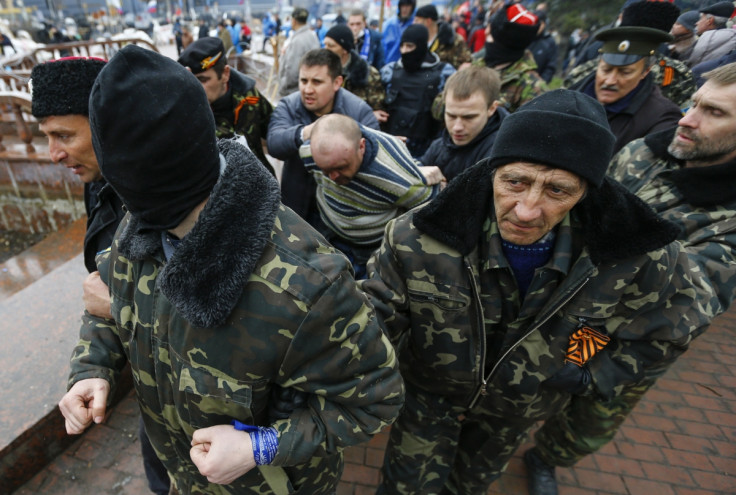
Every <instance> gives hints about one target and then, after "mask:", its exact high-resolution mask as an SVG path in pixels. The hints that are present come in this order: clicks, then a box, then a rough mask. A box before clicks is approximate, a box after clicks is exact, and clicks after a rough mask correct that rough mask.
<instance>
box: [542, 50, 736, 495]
mask: <svg viewBox="0 0 736 495" xmlns="http://www.w3.org/2000/svg"><path fill="white" fill-rule="evenodd" d="M708 78H709V79H708V81H707V82H706V83H705V85H704V86H703V87H702V88H701V89H700V90H699V91H698V92H697V93H695V96H694V97H693V101H694V105H693V107H692V108H691V109H690V110H689V111H688V113H687V114H686V115H685V117H683V118H682V119H681V120H680V123H679V127H677V128H672V129H669V130H665V131H660V132H657V133H654V134H650V135H649V136H647V137H646V138H643V139H639V140H636V141H633V142H632V143H630V144H629V145H628V146H626V147H625V148H624V149H623V150H621V152H619V153H618V154H617V155H616V156H615V157H614V159H613V161H612V162H611V165H610V168H609V170H608V175H609V176H610V177H612V178H613V179H616V180H617V181H619V182H620V183H621V184H622V185H623V186H624V187H626V188H627V189H628V190H629V191H631V192H632V193H634V194H636V195H637V196H638V197H639V198H641V199H642V200H644V201H645V202H647V203H648V204H649V205H650V206H651V207H653V208H654V210H655V211H656V212H658V213H659V214H660V215H661V216H662V217H664V218H665V219H667V220H669V221H671V222H673V223H675V224H677V225H678V226H680V228H681V230H680V233H679V235H678V239H679V240H680V242H681V244H682V246H683V248H684V249H685V251H686V253H687V255H688V256H689V258H690V260H691V262H692V263H693V265H694V266H696V267H697V269H698V271H699V272H700V273H701V275H702V276H703V277H704V278H705V280H706V281H707V284H708V286H709V287H710V288H711V289H712V290H713V292H714V293H715V295H716V296H717V297H715V298H712V299H711V300H710V301H709V303H710V304H709V305H708V306H707V310H708V314H707V316H708V317H709V318H713V317H715V316H717V315H719V314H721V313H723V312H724V311H726V310H727V309H728V307H729V306H730V304H731V302H732V301H733V299H734V297H736V191H734V188H733V184H734V180H736V64H730V65H729V66H725V67H723V68H721V69H717V70H714V71H713V72H711V73H708ZM713 143H718V144H717V145H716V146H715V147H714V146H713ZM650 386H651V383H650V382H647V383H644V384H642V386H639V387H635V388H631V389H629V390H628V391H627V392H626V393H625V394H621V395H620V396H619V397H618V398H617V399H615V400H613V401H609V402H600V401H596V400H594V399H593V398H589V397H576V398H575V399H574V400H573V403H571V405H570V406H568V407H567V408H565V409H564V410H563V411H560V412H559V413H558V414H556V415H555V416H554V417H552V418H550V419H548V420H547V421H546V422H545V424H544V426H543V427H542V428H541V429H540V430H538V432H537V434H536V442H537V446H536V448H535V449H533V450H532V451H533V452H534V454H528V455H535V456H536V457H537V459H538V461H539V462H541V464H540V463H539V462H537V464H535V466H536V469H531V470H530V472H531V474H530V478H529V481H530V493H531V494H532V495H537V494H555V493H557V490H556V482H555V479H554V466H572V465H573V464H575V463H576V462H577V461H579V460H580V459H582V458H583V457H584V456H586V455H588V454H590V453H593V452H595V451H596V450H598V449H599V448H600V447H602V446H603V445H605V444H606V443H608V442H609V441H611V439H613V437H614V435H615V434H616V432H617V431H618V428H619V426H620V425H621V423H622V422H623V421H624V420H625V419H626V417H627V416H628V414H629V413H630V412H631V410H632V409H633V408H634V406H635V405H636V404H637V403H638V401H639V400H640V399H641V397H642V396H643V394H644V393H645V392H646V390H648V388H649V387H650ZM532 484H534V485H536V486H535V487H533V485H532Z"/></svg>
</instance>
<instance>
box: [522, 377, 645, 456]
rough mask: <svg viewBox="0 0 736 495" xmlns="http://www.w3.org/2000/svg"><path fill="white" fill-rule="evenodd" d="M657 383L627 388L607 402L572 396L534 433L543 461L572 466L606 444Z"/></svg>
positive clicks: (593, 398) (639, 384) (640, 384)
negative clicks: (567, 402) (563, 406)
mask: <svg viewBox="0 0 736 495" xmlns="http://www.w3.org/2000/svg"><path fill="white" fill-rule="evenodd" d="M654 382H655V380H651V381H646V382H642V383H638V384H637V385H634V386H630V387H627V388H626V389H625V390H624V391H623V393H622V394H620V395H618V396H616V397H614V398H613V399H612V400H610V401H606V402H604V401H601V400H599V399H596V398H595V397H586V396H573V398H572V400H571V401H570V403H569V404H568V406H567V407H565V408H563V409H561V410H560V411H559V412H558V413H557V414H555V415H554V416H552V417H550V418H549V419H547V421H545V423H544V425H543V426H542V427H541V428H540V429H539V430H537V433H536V434H535V436H534V439H535V441H536V444H537V449H538V451H539V455H540V457H541V458H542V460H543V461H544V462H546V463H547V464H549V465H552V466H564V467H570V466H572V465H574V464H575V463H576V462H578V461H579V460H580V459H582V458H583V457H585V456H586V455H588V454H592V453H593V452H595V451H597V450H598V449H600V448H601V447H603V446H604V445H605V444H607V443H608V442H610V441H611V440H612V439H613V437H614V436H615V435H616V432H617V431H618V429H619V427H620V426H621V424H622V423H623V422H624V420H625V419H626V417H627V416H628V415H629V413H630V412H631V411H632V410H633V409H634V407H635V406H636V404H638V402H639V400H640V399H641V398H642V396H643V395H644V394H645V393H646V391H647V390H649V389H650V388H651V387H652V385H654Z"/></svg>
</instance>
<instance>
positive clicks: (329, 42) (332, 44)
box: [325, 36, 348, 60]
mask: <svg viewBox="0 0 736 495" xmlns="http://www.w3.org/2000/svg"><path fill="white" fill-rule="evenodd" d="M325 48H327V49H328V50H329V51H331V52H332V53H334V54H335V55H337V56H338V57H340V60H344V59H345V58H347V56H348V51H347V50H346V49H344V48H343V47H341V46H340V45H338V44H337V41H335V40H333V39H332V38H330V37H329V36H325Z"/></svg>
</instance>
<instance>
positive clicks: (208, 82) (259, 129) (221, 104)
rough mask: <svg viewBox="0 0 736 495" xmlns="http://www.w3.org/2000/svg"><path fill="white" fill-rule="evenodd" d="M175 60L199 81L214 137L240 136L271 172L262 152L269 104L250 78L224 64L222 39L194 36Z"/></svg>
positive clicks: (271, 109) (266, 132) (272, 171)
mask: <svg viewBox="0 0 736 495" xmlns="http://www.w3.org/2000/svg"><path fill="white" fill-rule="evenodd" d="M179 63H180V64H181V65H183V66H184V67H188V68H189V70H191V71H192V74H194V75H195V76H197V80H199V82H200V83H202V87H203V88H204V92H205V93H206V94H207V101H209V103H210V107H211V108H212V113H213V114H214V115H215V125H216V126H217V127H216V131H217V137H218V138H230V137H233V136H234V135H236V134H240V135H242V136H244V137H245V140H246V142H247V143H248V147H249V148H250V149H251V151H252V152H253V153H254V154H255V155H256V156H257V157H258V159H259V160H260V161H261V163H262V164H263V166H264V167H266V168H267V169H268V170H269V171H270V172H271V173H272V174H274V170H273V167H272V166H271V163H270V162H269V161H268V159H267V158H266V151H265V150H266V136H267V135H268V124H269V122H270V121H271V114H272V113H273V106H272V105H271V102H269V101H268V99H267V98H266V97H265V96H263V95H262V94H261V92H260V91H258V88H256V81H255V80H254V79H252V78H250V77H248V76H246V75H245V74H241V73H240V72H238V71H237V70H235V69H233V68H232V67H230V66H229V65H227V54H226V52H225V46H224V45H223V44H222V40H221V39H220V38H213V37H206V38H200V39H198V40H197V41H195V42H194V43H192V44H191V45H189V46H188V47H187V48H186V50H184V51H183V52H182V53H181V55H180V56H179Z"/></svg>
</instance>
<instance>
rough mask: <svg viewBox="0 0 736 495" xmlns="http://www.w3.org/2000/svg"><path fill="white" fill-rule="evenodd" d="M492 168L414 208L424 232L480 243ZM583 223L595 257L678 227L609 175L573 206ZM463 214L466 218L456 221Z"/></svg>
mask: <svg viewBox="0 0 736 495" xmlns="http://www.w3.org/2000/svg"><path fill="white" fill-rule="evenodd" d="M492 201H493V191H492V168H491V167H490V165H489V160H488V159H486V160H483V161H480V162H478V163H477V164H475V165H474V166H472V167H470V168H469V169H467V170H466V171H465V172H463V173H462V174H460V175H459V176H458V177H456V178H455V179H453V180H452V181H451V182H450V183H449V184H448V186H447V187H446V188H445V190H444V191H442V192H441V193H440V194H439V195H438V196H437V197H436V198H435V199H434V200H433V201H432V202H430V203H429V204H428V205H427V206H425V207H423V208H421V209H419V210H417V212H416V213H415V214H414V224H415V225H416V226H417V228H418V229H419V230H421V231H422V232H425V233H427V234H428V235H431V236H432V237H434V238H435V239H437V240H439V241H441V242H443V243H445V244H447V245H448V246H451V247H453V248H454V249H457V250H458V251H459V252H460V253H461V254H463V255H467V254H469V253H470V252H471V251H472V250H473V248H474V247H475V246H476V245H477V244H478V240H479V239H480V235H481V232H482V227H483V223H484V222H485V219H486V218H487V217H488V213H489V211H492V209H493V207H492ZM573 212H575V213H576V214H577V215H578V218H579V219H580V221H581V223H582V227H583V230H584V235H585V244H586V245H587V246H588V249H589V251H590V254H591V259H592V261H593V263H595V264H599V263H601V262H608V261H615V260H619V259H624V258H627V257H630V256H635V255H639V254H644V253H646V252H648V251H651V250H653V249H657V248H660V247H662V246H664V245H666V244H669V243H670V242H672V241H673V240H675V239H676V237H677V234H678V233H679V228H678V227H677V226H676V225H675V224H673V223H671V222H668V221H666V220H664V219H662V218H661V217H659V216H658V215H657V214H656V213H654V211H653V210H652V209H651V208H650V207H649V206H648V205H646V204H645V203H644V202H643V201H641V200H640V199H639V198H637V197H636V196H634V195H633V194H631V193H629V192H628V191H627V190H626V189H624V187H623V186H621V185H620V184H619V183H618V182H615V181H613V180H610V179H605V180H604V182H603V184H602V185H601V187H599V188H597V189H591V190H590V191H588V195H587V197H586V198H585V199H584V200H583V201H581V202H580V204H578V205H577V206H576V207H575V208H574V209H573ZM458 219H463V221H458Z"/></svg>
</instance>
